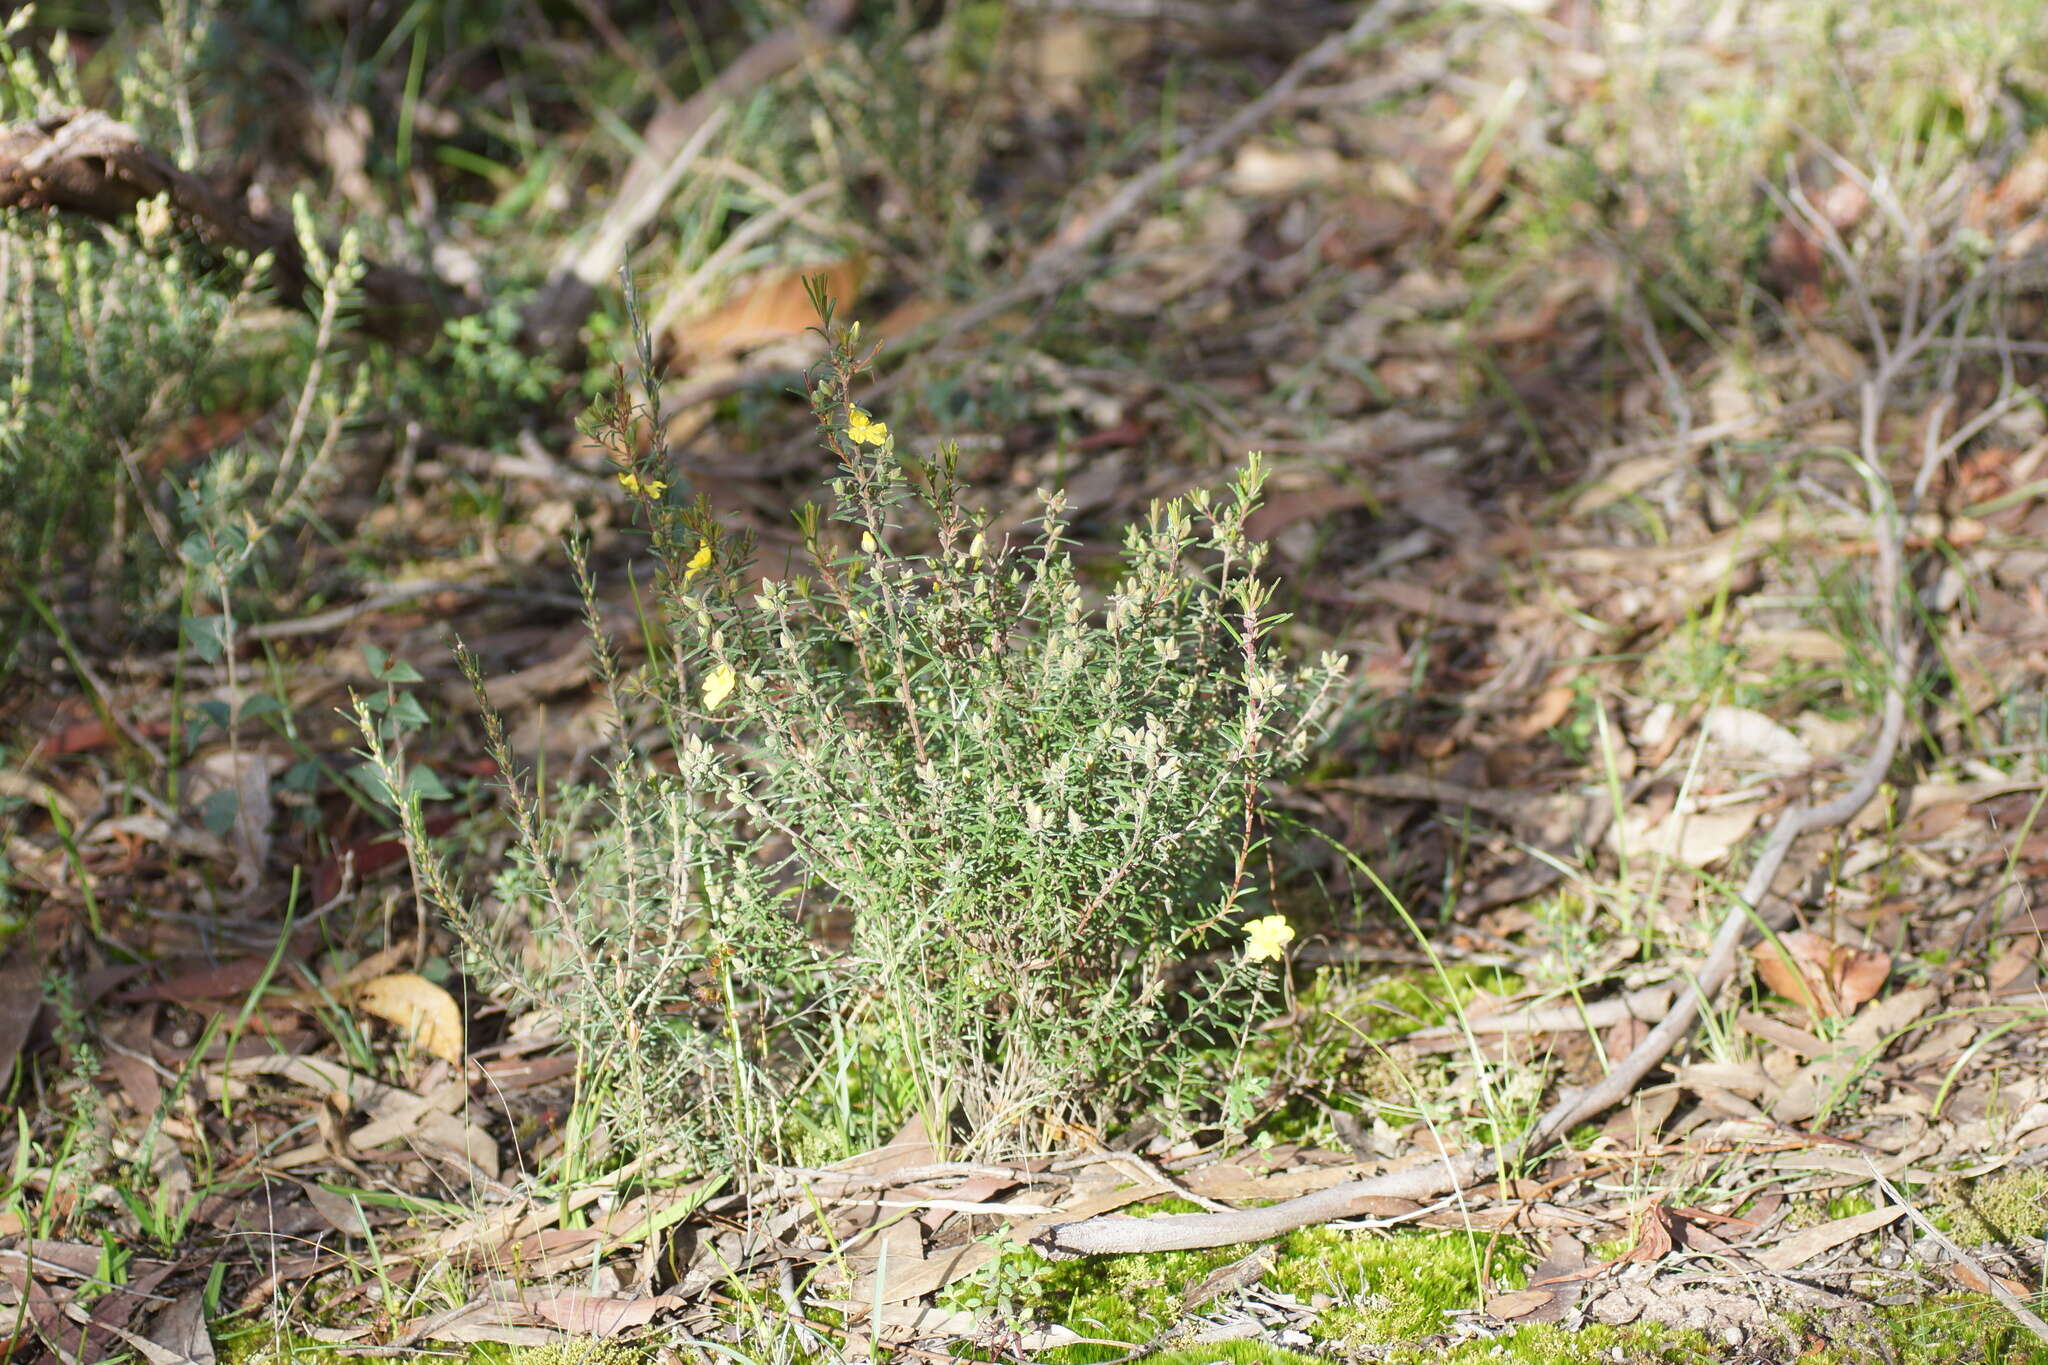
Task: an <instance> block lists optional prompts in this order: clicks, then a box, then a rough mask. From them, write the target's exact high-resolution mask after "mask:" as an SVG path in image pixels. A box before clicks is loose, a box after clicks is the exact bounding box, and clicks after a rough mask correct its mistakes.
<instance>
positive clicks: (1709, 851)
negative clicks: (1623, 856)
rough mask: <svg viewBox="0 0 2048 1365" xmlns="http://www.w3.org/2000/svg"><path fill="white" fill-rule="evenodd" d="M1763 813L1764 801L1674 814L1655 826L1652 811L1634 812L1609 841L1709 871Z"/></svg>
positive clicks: (1615, 829) (1630, 849) (1630, 813)
mask: <svg viewBox="0 0 2048 1365" xmlns="http://www.w3.org/2000/svg"><path fill="white" fill-rule="evenodd" d="M1763 810H1764V808H1763V803H1762V802H1761V801H1752V802H1750V803H1749V804H1747V805H1742V806H1729V807H1727V808H1725V809H1722V810H1711V811H1673V812H1672V813H1671V814H1669V815H1666V816H1665V817H1664V818H1663V819H1662V820H1659V821H1656V823H1655V825H1654V826H1652V824H1651V821H1652V820H1653V819H1654V815H1653V813H1652V812H1651V811H1650V810H1649V809H1647V808H1645V809H1638V810H1632V811H1630V812H1629V813H1628V814H1627V816H1626V817H1624V818H1623V819H1622V820H1620V821H1618V822H1616V824H1615V826H1614V831H1613V833H1612V834H1611V835H1610V836H1609V837H1610V839H1611V840H1613V842H1614V843H1615V844H1616V846H1617V847H1621V848H1626V849H1628V850H1629V851H1630V852H1631V853H1645V852H1647V853H1654V854H1661V855H1662V856H1664V857H1666V858H1670V859H1672V860H1673V861H1675V862H1680V863H1683V864H1685V865H1686V866H1687V867H1709V866H1711V865H1713V864H1714V863H1718V862H1720V861H1721V860H1722V859H1723V858H1726V857H1727V856H1728V854H1729V853H1730V851H1732V850H1733V849H1734V847H1735V846H1736V845H1737V844H1739V843H1741V842H1742V841H1743V840H1744V839H1746V838H1748V837H1749V832H1750V831H1751V830H1753V829H1755V828H1756V822H1757V820H1758V819H1759V818H1760V817H1761V816H1762V815H1763Z"/></svg>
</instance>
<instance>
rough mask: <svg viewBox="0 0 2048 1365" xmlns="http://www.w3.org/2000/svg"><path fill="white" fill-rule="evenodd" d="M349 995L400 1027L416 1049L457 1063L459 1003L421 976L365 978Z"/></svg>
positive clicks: (397, 974) (459, 1050) (403, 974)
mask: <svg viewBox="0 0 2048 1365" xmlns="http://www.w3.org/2000/svg"><path fill="white" fill-rule="evenodd" d="M351 998H352V999H353V1000H354V1002H355V1007H356V1008H357V1009H358V1010H361V1011H362V1012H363V1013H364V1014H371V1015H375V1016H376V1017H377V1018H379V1019H382V1020H384V1021H385V1022H386V1023H389V1024H394V1025H396V1026H397V1027H398V1028H400V1029H403V1030H404V1031H405V1032H406V1033H407V1034H408V1035H410V1036H411V1038H412V1041H413V1044H414V1046H416V1047H418V1048H419V1049H420V1051H422V1052H425V1053H427V1054H428V1055H430V1056H434V1057H439V1058H440V1059H441V1060H442V1061H444V1062H455V1063H457V1064H460V1063H461V1061H462V1007H461V1006H460V1005H457V1004H456V1003H455V997H453V996H451V995H450V994H448V992H446V991H444V990H442V989H441V988H440V987H439V986H436V985H435V984H434V983H433V982H431V981H429V980H427V979H426V978H425V977H424V976H421V975H419V974H418V973H417V972H392V973H391V974H390V975H389V976H380V977H377V978H376V979H375V980H371V981H365V982H364V983H363V984H362V985H360V986H358V987H357V988H356V990H355V994H354V995H353V996H352V997H351Z"/></svg>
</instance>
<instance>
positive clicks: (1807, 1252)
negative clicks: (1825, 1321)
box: [1754, 1204, 1906, 1273]
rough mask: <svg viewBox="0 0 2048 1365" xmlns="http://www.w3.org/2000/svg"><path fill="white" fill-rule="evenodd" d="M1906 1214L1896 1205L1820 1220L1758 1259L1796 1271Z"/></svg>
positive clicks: (1772, 1266) (1773, 1267) (1770, 1266)
mask: <svg viewBox="0 0 2048 1365" xmlns="http://www.w3.org/2000/svg"><path fill="white" fill-rule="evenodd" d="M1905 1216H1906V1211H1905V1210H1904V1209H1903V1208H1900V1207H1899V1206H1898V1205H1896V1204H1894V1205H1891V1206H1890V1207H1888V1208H1882V1209H1872V1210H1871V1211H1870V1212H1868V1213H1857V1214H1851V1215H1850V1216H1849V1217H1847V1218H1836V1219H1834V1220H1832V1221H1830V1222H1826V1223H1818V1224H1815V1225H1814V1226H1813V1227H1810V1228H1806V1229H1804V1230H1802V1231H1800V1232H1796V1233H1794V1234H1792V1235H1791V1236H1790V1237H1787V1238H1786V1239H1785V1240H1784V1241H1782V1242H1780V1243H1778V1244H1777V1245H1776V1246H1774V1247H1772V1248H1770V1249H1769V1250H1768V1251H1763V1252H1759V1253H1758V1254H1757V1255H1756V1257H1755V1258H1754V1259H1755V1260H1756V1263H1757V1264H1758V1265H1760V1266H1763V1267H1764V1268H1765V1269H1767V1270H1776V1271H1779V1272H1780V1273H1782V1272H1784V1271H1787V1270H1796V1269H1798V1268H1799V1267H1800V1266H1803V1265H1805V1264H1806V1263H1807V1262H1808V1261H1810V1260H1812V1259H1813V1258H1814V1257H1816V1256H1819V1255H1820V1254H1822V1253H1823V1252H1827V1251H1833V1250H1834V1249H1835V1248H1836V1247H1838V1246H1840V1245H1842V1244H1843V1243H1844V1242H1853V1241H1855V1240H1856V1239H1857V1238H1858V1237H1865V1236H1868V1235H1869V1234H1871V1233H1873V1232H1876V1231H1877V1230H1878V1229H1879V1228H1881V1227H1888V1226H1890V1225H1891V1224H1893V1223H1895V1222H1897V1221H1898V1220H1899V1219H1901V1218H1904V1217H1905Z"/></svg>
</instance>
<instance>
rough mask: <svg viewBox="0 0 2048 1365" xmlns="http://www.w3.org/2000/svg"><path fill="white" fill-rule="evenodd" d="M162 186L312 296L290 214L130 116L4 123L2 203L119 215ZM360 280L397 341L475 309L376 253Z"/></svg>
mask: <svg viewBox="0 0 2048 1365" xmlns="http://www.w3.org/2000/svg"><path fill="white" fill-rule="evenodd" d="M158 195H163V196H165V198H166V199H167V200H168V202H169V204H170V209H171V215H172V219H173V221H174V222H175V223H176V224H177V225H178V226H179V227H180V228H182V229H184V230H185V231H188V232H190V233H191V234H192V235H193V236H195V237H197V238H198V239H199V240H200V241H201V242H203V243H205V244H206V245H207V246H209V247H212V248H215V249H233V250H237V251H246V252H248V253H249V254H251V255H252V256H253V255H261V254H263V253H266V252H267V253H269V255H270V259H271V267H270V269H271V281H272V283H273V284H274V285H275V287H276V289H277V292H278V295H279V297H280V298H282V299H283V300H285V301H287V302H289V303H293V304H298V305H301V306H305V305H306V303H307V300H308V296H309V292H310V291H309V289H308V285H309V278H308V276H307V273H306V256H305V252H304V251H303V250H302V249H301V248H300V246H299V240H298V235H297V233H295V232H294V231H293V230H292V224H291V222H290V220H289V219H287V218H284V217H280V216H275V215H263V214H257V213H253V212H251V211H250V210H249V209H247V208H246V207H244V206H243V205H241V204H239V203H237V202H236V201H235V200H234V199H232V198H231V197H229V196H228V195H226V194H223V193H222V192H220V191H219V190H217V189H215V188H214V186H213V185H211V184H210V183H208V182H207V181H206V180H205V179H203V178H201V177H200V176H197V175H194V174H192V173H191V172H189V171H183V170H180V169H178V167H176V166H174V165H172V164H171V163H170V162H169V161H168V160H166V159H165V158H163V157H162V156H159V155H158V154H157V153H156V152H154V151H152V150H150V149H149V148H148V147H147V146H145V145H144V144H143V142H142V139H141V137H140V136H139V135H138V134H137V133H136V131H135V130H134V129H133V128H131V127H129V126H128V125H127V124H125V123H122V122H121V121H120V120H118V119H115V118H112V117H110V116H108V115H107V114H104V113H102V112H100V111H99V110H97V109H66V110H60V111H58V112H55V113H50V114H45V115H42V116H41V117H38V118H35V119H31V120H29V121H26V122H22V123H14V124H9V125H7V126H6V127H4V128H0V209H41V210H44V211H61V212H67V213H78V214H83V215H85V216H86V217H88V218H93V219H96V220H98V221H100V222H103V223H119V222H122V221H124V220H126V219H127V218H128V217H129V216H130V215H131V214H133V213H134V212H135V206H136V205H137V204H140V203H142V202H143V201H145V200H149V199H154V198H156V197H157V196H158ZM360 288H361V290H362V306H361V311H360V313H359V318H360V322H361V326H362V328H363V330H364V331H366V332H368V333H370V334H371V335H372V336H375V337H378V338H380V339H381V340H384V341H388V342H391V343H392V344H393V345H399V346H418V345H421V344H423V343H424V342H425V341H427V340H431V339H432V338H433V337H434V335H435V334H436V333H438V332H439V330H440V326H441V322H442V320H443V319H444V318H449V317H455V316H459V315H461V314H463V313H466V312H470V311H473V310H474V308H475V304H474V303H473V302H472V301H470V300H467V299H464V298H463V297H462V296H460V295H458V294H455V293H453V292H452V291H450V290H449V289H448V288H447V287H446V286H445V285H443V284H442V283H441V281H439V280H437V279H435V278H433V277H431V276H428V275H423V274H418V273H415V272H413V271H410V270H404V269H401V268H399V267H397V266H391V265H384V264H380V263H377V262H374V261H370V262H367V269H365V270H364V272H363V278H362V282H361V286H360Z"/></svg>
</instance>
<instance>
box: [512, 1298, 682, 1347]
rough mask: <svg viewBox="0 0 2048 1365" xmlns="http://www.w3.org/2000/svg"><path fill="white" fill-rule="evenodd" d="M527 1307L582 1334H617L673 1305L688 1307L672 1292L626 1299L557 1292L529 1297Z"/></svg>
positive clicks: (642, 1322) (569, 1330)
mask: <svg viewBox="0 0 2048 1365" xmlns="http://www.w3.org/2000/svg"><path fill="white" fill-rule="evenodd" d="M526 1306H527V1307H528V1308H529V1309H531V1310H532V1311H533V1312H534V1313H535V1314H537V1315H539V1316H540V1317H543V1318H546V1319H547V1320H548V1321H549V1322H551V1323H553V1324H554V1325H555V1326H557V1327H559V1328H561V1329H562V1330H563V1331H565V1332H571V1333H574V1334H575V1335H577V1336H579V1337H615V1336H618V1335H619V1334H620V1333H622V1332H627V1331H631V1330H632V1329H633V1328H635V1327H640V1326H644V1325H645V1324H647V1323H649V1322H652V1321H653V1320H654V1319H655V1318H656V1317H657V1316H658V1315H660V1314H662V1313H665V1312H667V1311H668V1310H669V1309H671V1308H683V1307H686V1306H687V1300H685V1299H681V1298H678V1297H677V1296H675V1295H673V1294H657V1295H654V1296H652V1297H649V1298H644V1299H623V1298H616V1297H613V1296H611V1295H606V1294H557V1295H555V1296H553V1297H552V1298H545V1299H528V1300H527V1301H526Z"/></svg>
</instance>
